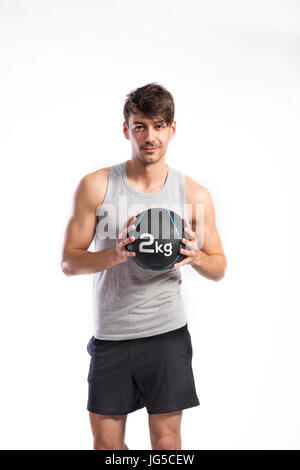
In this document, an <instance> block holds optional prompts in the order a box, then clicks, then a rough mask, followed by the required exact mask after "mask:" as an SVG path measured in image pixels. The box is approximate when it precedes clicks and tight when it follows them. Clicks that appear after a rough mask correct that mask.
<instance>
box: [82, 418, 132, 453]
mask: <svg viewBox="0 0 300 470" xmlns="http://www.w3.org/2000/svg"><path fill="white" fill-rule="evenodd" d="M89 417H90V423H91V428H92V433H93V437H94V450H128V447H127V446H126V444H125V442H124V440H125V428H126V420H127V414H126V415H101V414H96V413H91V412H89Z"/></svg>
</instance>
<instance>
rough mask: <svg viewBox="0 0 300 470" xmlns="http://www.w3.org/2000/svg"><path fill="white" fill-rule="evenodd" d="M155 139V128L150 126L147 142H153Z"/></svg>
mask: <svg viewBox="0 0 300 470" xmlns="http://www.w3.org/2000/svg"><path fill="white" fill-rule="evenodd" d="M154 140H155V130H154V129H152V128H151V127H148V129H147V133H146V142H153V141H154Z"/></svg>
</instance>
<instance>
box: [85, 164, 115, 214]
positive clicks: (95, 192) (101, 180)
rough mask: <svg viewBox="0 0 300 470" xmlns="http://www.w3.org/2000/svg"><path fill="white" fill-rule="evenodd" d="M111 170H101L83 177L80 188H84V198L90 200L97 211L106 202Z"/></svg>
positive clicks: (107, 168)
mask: <svg viewBox="0 0 300 470" xmlns="http://www.w3.org/2000/svg"><path fill="white" fill-rule="evenodd" d="M109 168H110V167H106V168H100V169H99V170H96V171H93V172H91V173H88V174H86V175H85V176H83V177H82V179H81V181H80V185H79V186H81V188H82V194H83V197H86V198H88V200H89V202H90V204H91V205H92V206H93V208H94V209H95V211H96V210H97V208H98V207H99V206H100V205H101V204H102V203H103V201H104V197H105V193H106V189H107V183H108V174H109Z"/></svg>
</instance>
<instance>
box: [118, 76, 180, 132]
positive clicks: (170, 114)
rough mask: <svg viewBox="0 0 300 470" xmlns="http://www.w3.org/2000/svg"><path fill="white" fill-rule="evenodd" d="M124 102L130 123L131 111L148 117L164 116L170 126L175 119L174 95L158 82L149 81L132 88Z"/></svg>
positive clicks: (124, 110) (126, 118)
mask: <svg viewBox="0 0 300 470" xmlns="http://www.w3.org/2000/svg"><path fill="white" fill-rule="evenodd" d="M126 96H127V99H126V101H125V104H124V109H123V114H124V119H125V122H126V124H127V126H128V125H129V115H130V113H137V112H139V113H141V114H144V116H147V117H148V119H153V118H154V117H158V116H159V117H162V118H163V119H164V120H165V121H166V123H167V125H168V126H170V125H171V124H172V122H173V120H174V113H175V105H174V100H173V96H172V95H171V93H170V92H169V91H168V90H166V88H164V87H163V86H161V85H159V84H158V83H155V82H154V83H148V84H147V85H144V86H142V87H140V88H136V89H135V90H132V91H131V92H130V93H128V94H127V95H126Z"/></svg>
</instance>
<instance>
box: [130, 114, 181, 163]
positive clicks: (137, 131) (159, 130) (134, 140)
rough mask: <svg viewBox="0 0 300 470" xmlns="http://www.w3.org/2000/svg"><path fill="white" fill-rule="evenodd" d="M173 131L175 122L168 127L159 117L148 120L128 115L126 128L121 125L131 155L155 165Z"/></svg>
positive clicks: (135, 115)
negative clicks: (130, 147) (128, 141)
mask: <svg viewBox="0 0 300 470" xmlns="http://www.w3.org/2000/svg"><path fill="white" fill-rule="evenodd" d="M175 131H176V122H175V121H173V122H172V124H171V126H169V127H168V126H167V124H166V122H165V121H164V120H163V118H161V117H160V116H158V117H156V118H154V119H148V118H146V117H145V116H144V115H142V114H139V113H137V114H133V113H130V116H129V126H128V128H127V125H126V123H125V122H124V123H123V132H124V135H125V137H126V138H127V139H128V140H130V142H131V146H132V153H133V155H134V156H135V157H136V158H138V159H139V160H141V161H142V162H144V163H155V162H157V161H159V160H160V159H161V158H163V156H164V155H165V153H166V150H167V147H168V144H169V141H170V140H171V139H172V138H173V136H174V134H175Z"/></svg>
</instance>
